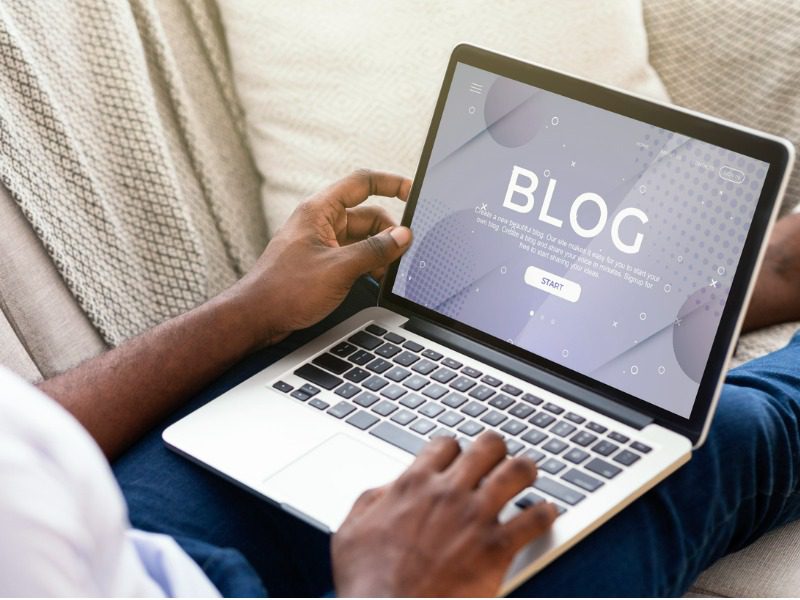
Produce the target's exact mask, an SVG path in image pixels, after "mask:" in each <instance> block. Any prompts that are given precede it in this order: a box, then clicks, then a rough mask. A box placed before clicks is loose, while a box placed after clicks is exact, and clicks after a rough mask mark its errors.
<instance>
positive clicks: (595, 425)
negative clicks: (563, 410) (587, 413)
mask: <svg viewBox="0 0 800 600" xmlns="http://www.w3.org/2000/svg"><path fill="white" fill-rule="evenodd" d="M586 429H590V430H591V431H594V432H595V433H605V432H606V431H608V427H603V426H602V425H600V424H598V423H595V422H594V421H589V422H588V423H587V424H586Z"/></svg>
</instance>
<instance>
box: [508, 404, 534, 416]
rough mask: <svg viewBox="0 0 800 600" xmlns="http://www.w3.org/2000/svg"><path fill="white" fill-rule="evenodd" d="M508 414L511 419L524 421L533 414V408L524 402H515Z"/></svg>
mask: <svg viewBox="0 0 800 600" xmlns="http://www.w3.org/2000/svg"><path fill="white" fill-rule="evenodd" d="M508 412H509V414H510V415H511V416H512V417H517V418H519V419H526V418H528V417H529V416H530V415H531V414H532V413H533V408H531V406H530V405H529V404H525V403H524V402H517V403H516V404H515V405H514V406H512V407H511V410H509V411H508Z"/></svg>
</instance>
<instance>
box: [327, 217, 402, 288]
mask: <svg viewBox="0 0 800 600" xmlns="http://www.w3.org/2000/svg"><path fill="white" fill-rule="evenodd" d="M410 244H411V230H410V229H409V228H408V227H390V228H389V229H385V230H384V231H382V232H380V233H379V234H377V235H373V236H370V237H368V238H367V239H365V240H361V241H360V242H355V243H354V244H350V245H349V246H345V247H344V248H342V256H343V259H344V261H345V263H346V267H347V269H348V271H349V272H350V274H351V275H352V276H353V278H356V277H360V276H361V275H364V274H365V273H369V272H371V271H376V270H378V269H381V268H383V267H386V266H388V265H389V263H391V262H392V261H394V260H396V259H398V258H400V257H401V256H402V255H403V252H405V251H406V249H407V248H408V246H409V245H410Z"/></svg>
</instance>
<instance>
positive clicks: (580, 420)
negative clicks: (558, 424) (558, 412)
mask: <svg viewBox="0 0 800 600" xmlns="http://www.w3.org/2000/svg"><path fill="white" fill-rule="evenodd" d="M564 418H565V419H566V420H567V421H572V422H573V423H577V424H578V425H580V424H581V423H583V422H584V421H585V420H586V419H584V418H583V417H582V416H580V415H576V414H575V413H574V412H568V413H567V414H565V415H564Z"/></svg>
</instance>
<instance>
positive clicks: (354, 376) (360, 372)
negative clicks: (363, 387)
mask: <svg viewBox="0 0 800 600" xmlns="http://www.w3.org/2000/svg"><path fill="white" fill-rule="evenodd" d="M367 377H369V371H365V370H364V369H362V368H361V367H353V368H352V369H350V370H349V371H348V372H347V373H345V374H344V378H345V379H347V380H348V381H353V382H355V383H361V382H362V381H364V380H365V379H366V378H367Z"/></svg>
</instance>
